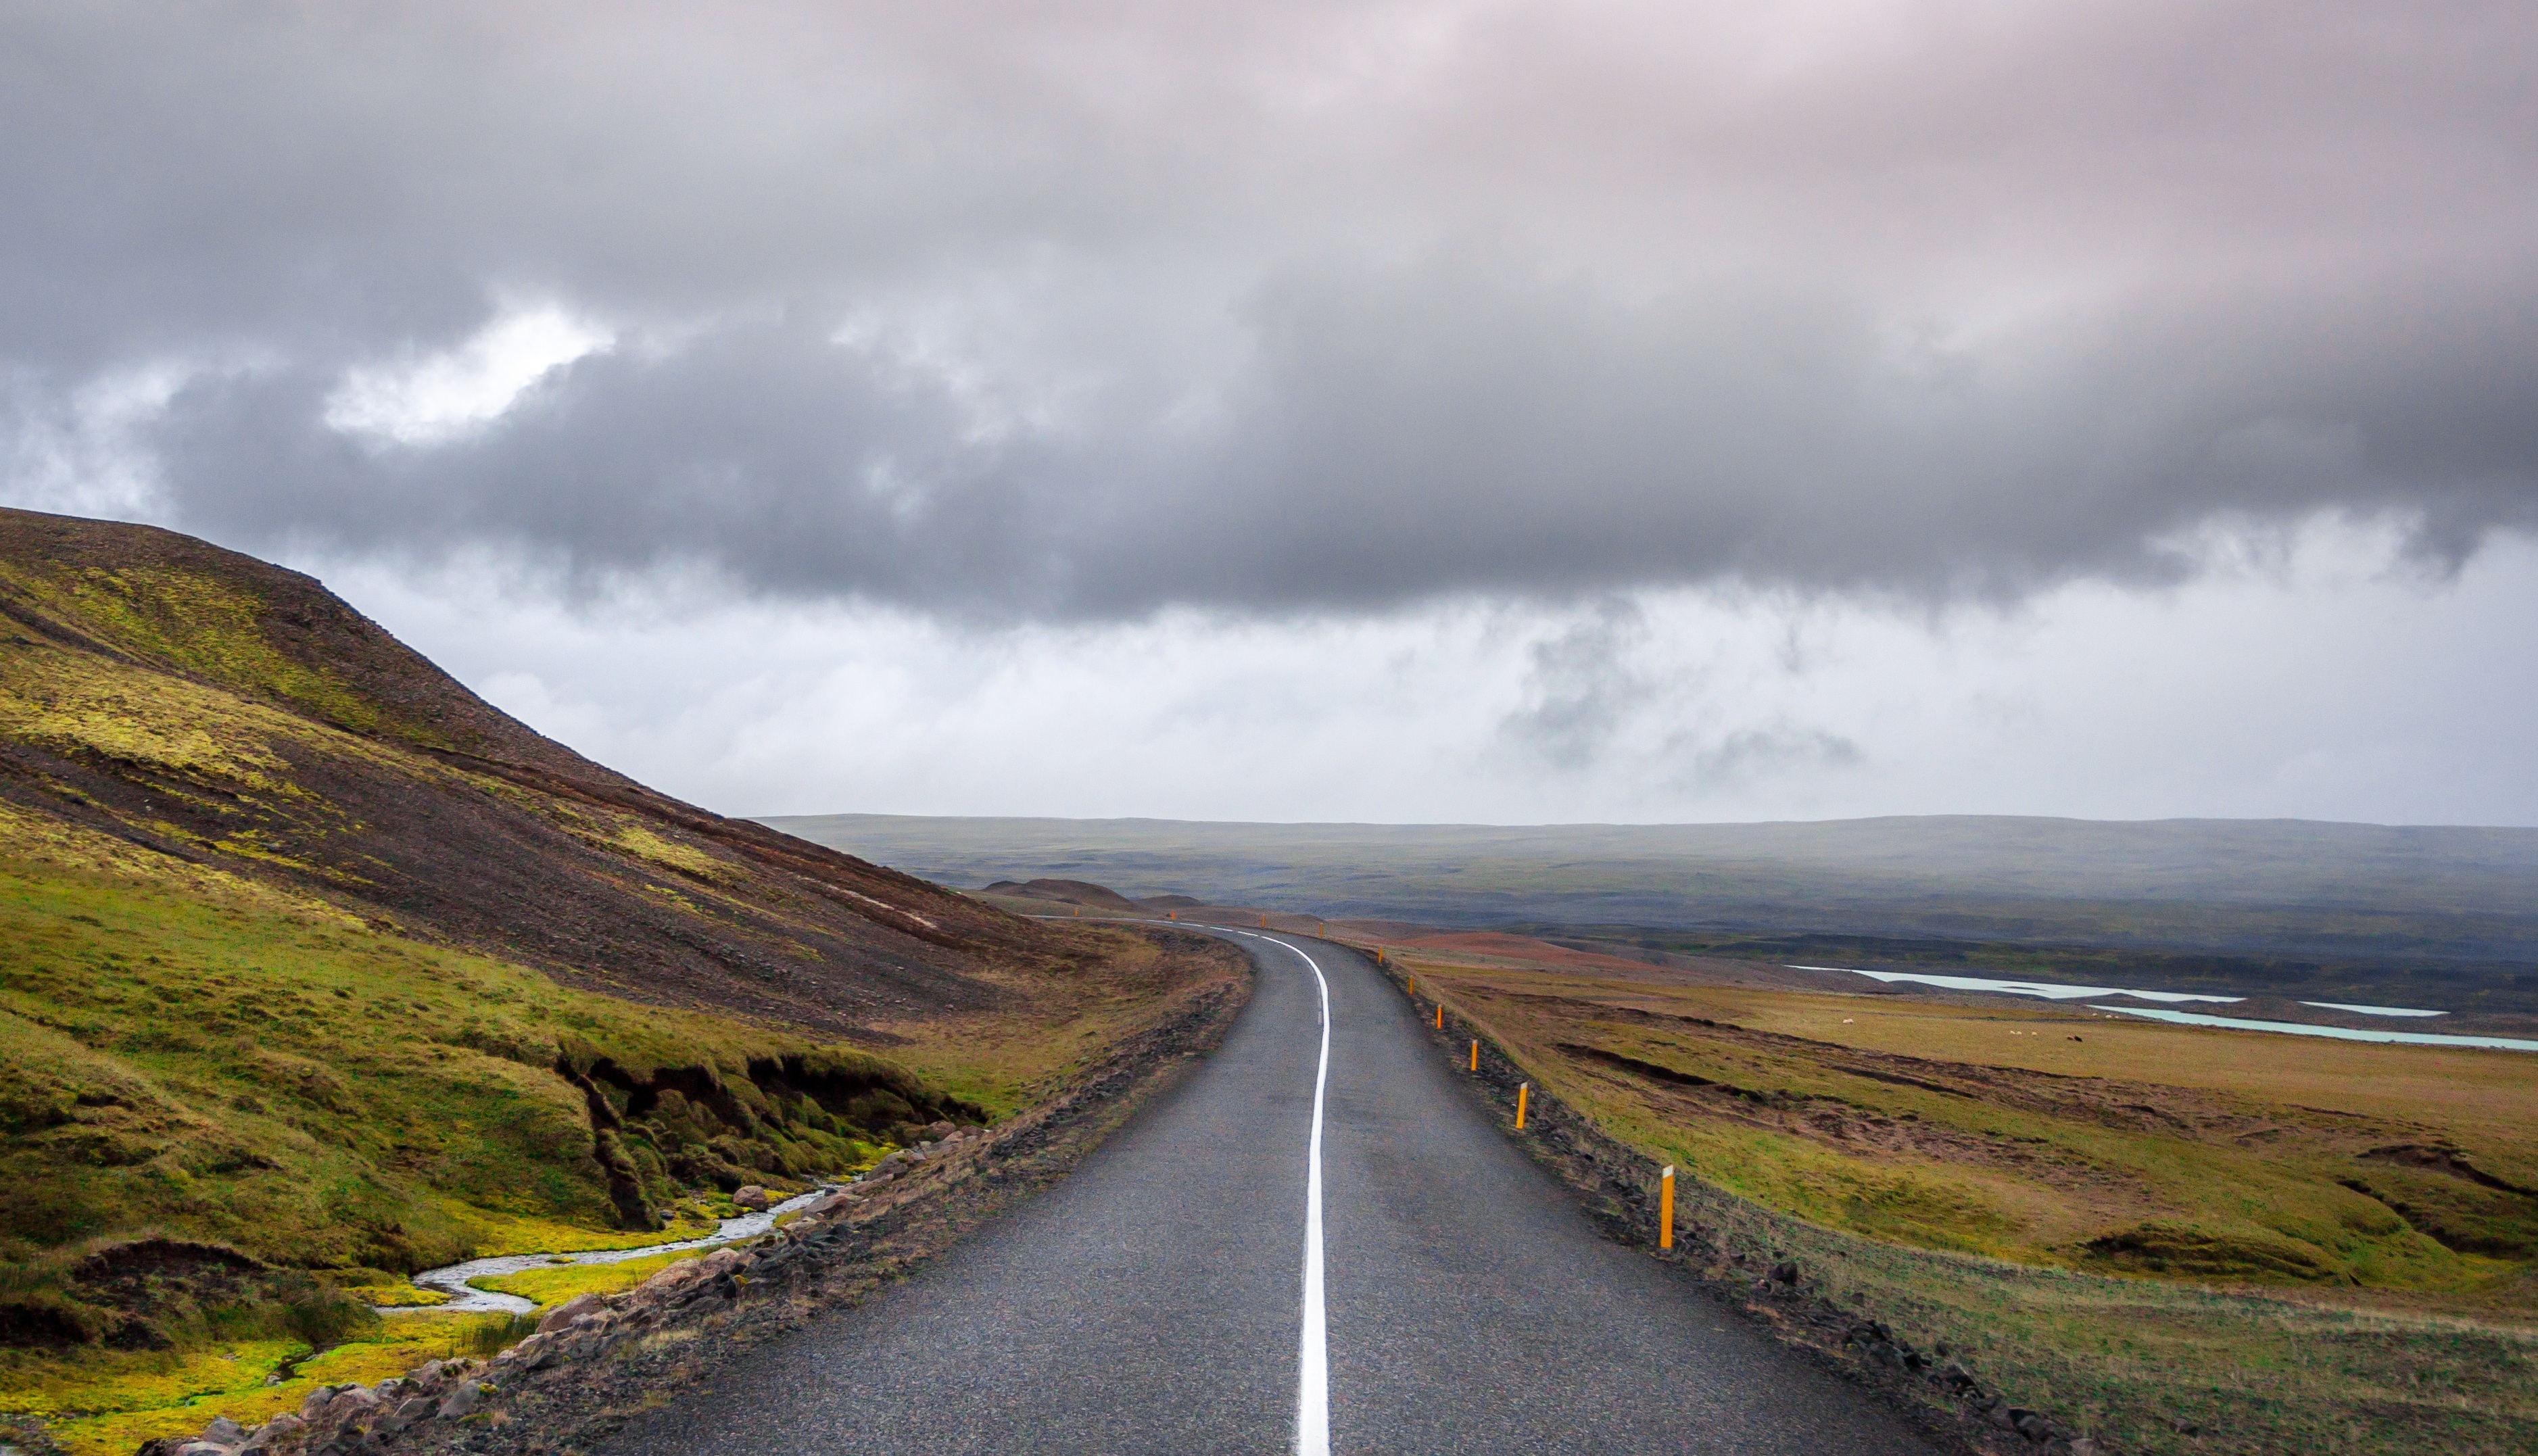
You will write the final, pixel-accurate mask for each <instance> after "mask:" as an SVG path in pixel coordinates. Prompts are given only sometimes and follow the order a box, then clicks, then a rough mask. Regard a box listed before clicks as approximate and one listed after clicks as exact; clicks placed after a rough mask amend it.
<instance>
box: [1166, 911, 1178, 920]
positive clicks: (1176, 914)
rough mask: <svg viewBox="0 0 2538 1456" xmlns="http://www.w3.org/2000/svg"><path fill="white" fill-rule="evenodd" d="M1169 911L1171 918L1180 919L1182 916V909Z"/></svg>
mask: <svg viewBox="0 0 2538 1456" xmlns="http://www.w3.org/2000/svg"><path fill="white" fill-rule="evenodd" d="M1168 913H1169V914H1170V916H1171V918H1173V919H1174V920H1178V919H1179V918H1181V912H1180V911H1178V910H1172V911H1169V912H1168Z"/></svg>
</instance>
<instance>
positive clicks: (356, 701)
mask: <svg viewBox="0 0 2538 1456" xmlns="http://www.w3.org/2000/svg"><path fill="white" fill-rule="evenodd" d="M0 588H5V589H7V590H8V592H9V594H10V595H13V596H15V597H17V598H18V599H19V600H20V601H22V602H24V603H27V604H28V605H30V606H32V607H33V608H34V609H35V610H36V611H38V612H39V613H41V614H42V615H43V616H46V617H49V618H51V619H52V620H53V621H54V622H55V623H57V624H58V625H60V626H62V627H65V628H68V629H71V630H73V631H75V632H77V633H79V634H80V635H81V636H84V637H87V638H89V639H91V640H93V641H96V642H99V643H100V644H106V645H110V646H111V647H113V648H114V649H115V650H117V651H119V652H122V653H125V654H128V655H130V656H132V657H134V658H137V659H139V660H141V661H144V662H149V663H151V664H153V665H155V666H158V667H162V668H168V669H174V670H177V671H181V672H183V673H186V674H189V675H191V676H194V677H198V678H202V679H206V680H208V681H210V682H213V683H217V684H219V685H221V686H223V687H226V688H229V689H231V690H233V691H234V692H237V693H242V694H245V695H250V696H254V697H266V698H272V699H275V700H278V701H281V702H285V703H289V704H291V705H293V706H294V707H297V708H299V709H301V711H303V712H306V713H308V714H310V715H311V716H313V717H315V718H317V719H319V720H320V721H323V722H327V723H331V724H334V725H335V726H337V727H340V728H345V729H348V730H350V731H352V732H355V733H362V734H372V733H377V732H379V731H380V730H381V729H382V728H383V727H393V729H394V730H395V731H396V733H397V736H399V737H403V738H407V739H409V740H410V741H415V742H422V743H430V744H434V745H435V746H437V745H439V744H441V743H443V742H444V737H443V735H441V734H439V733H437V732H436V731H434V730H432V729H430V728H428V727H426V726H424V725H421V724H416V723H412V722H393V721H392V720H391V719H390V716H389V715H388V714H387V713H385V712H384V711H382V709H381V706H380V704H379V703H378V702H377V701H375V700H374V699H373V698H372V697H370V696H369V695H366V694H364V693H363V692H361V691H360V690H359V689H357V688H356V687H354V685H353V684H351V683H350V682H348V681H346V680H345V679H344V678H343V677H342V676H341V675H340V674H337V673H334V672H329V671H327V670H326V669H325V668H323V667H322V666H315V665H311V664H309V663H305V662H301V661H299V660H297V659H295V658H293V657H291V656H289V655H287V654H286V653H284V652H283V651H281V650H280V649H279V648H278V647H277V646H276V645H275V643H274V641H273V639H272V637H271V636H270V634H269V632H268V629H267V622H268V620H269V618H270V616H271V614H272V613H273V611H274V609H275V606H276V604H275V603H274V602H273V601H272V600H271V599H270V597H269V595H268V594H267V593H264V592H258V591H255V590H252V589H249V588H247V587H244V586H242V585H240V584H239V583H237V582H235V581H229V580H224V579H222V578H221V577H219V576H217V575H214V574H212V573H210V572H207V571H202V570H191V569H187V568H185V567H183V566H179V565H174V564H168V563H154V564H149V565H139V564H136V565H131V566H126V567H123V568H121V569H107V568H103V567H99V566H95V565H82V564H78V563H70V562H66V561H61V560H58V559H47V558H42V557H28V558H22V559H18V560H12V561H0Z"/></svg>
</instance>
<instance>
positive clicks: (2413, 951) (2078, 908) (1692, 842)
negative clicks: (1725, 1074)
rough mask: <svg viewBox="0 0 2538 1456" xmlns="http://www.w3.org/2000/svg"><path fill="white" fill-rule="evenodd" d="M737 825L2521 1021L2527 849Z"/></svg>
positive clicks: (978, 879)
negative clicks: (2414, 1007)
mask: <svg viewBox="0 0 2538 1456" xmlns="http://www.w3.org/2000/svg"><path fill="white" fill-rule="evenodd" d="M765 823H767V824H768V825H770V826H772V827H776V828H779V829H783V830H785V831H786V832H789V833H793V834H798V835H801V836H802V837H804V838H808V839H813V840H816V841H819V842H821V843H826V844H831V845H835V846H836V847H839V848H842V849H846V850H848V851H850V852H852V853H855V854H859V855H862V856H863V857H865V858H867V859H873V860H878V861H880V862H882V863H884V864H887V865H890V866H892V867H894V868H897V869H901V870H905V871H908V872H910V873H913V874H917V875H920V876H923V877H925V878H927V879H930V880H935V881H938V882H940V883H943V884H947V885H952V886H957V887H965V888H973V887H978V886H984V885H987V884H989V883H992V882H994V881H997V880H1007V879H1010V880H1031V879H1035V878H1039V877H1056V878H1066V879H1077V880H1089V881H1094V882H1098V883H1100V884H1102V885H1106V886H1109V887H1110V888H1112V889H1114V890H1117V891H1120V892H1122V893H1127V894H1131V895H1137V896H1145V895H1153V894H1161V893H1185V894H1190V895H1195V896H1197V897H1198V898H1200V899H1203V900H1207V901H1209V902H1212V903H1217V904H1229V905H1247V906H1258V907H1261V908H1264V909H1270V910H1286V911H1292V912H1296V913H1302V914H1310V915H1317V916H1329V917H1332V918H1334V919H1337V918H1343V917H1348V918H1375V919H1396V920H1404V921H1414V922H1421V923H1427V924H1433V925H1438V926H1448V927H1480V926H1492V927H1506V928H1519V929H1525V930H1528V931H1531V932H1533V933H1536V934H1547V935H1556V936H1560V937H1562V938H1571V937H1581V936H1582V937H1585V938H1590V939H1593V940H1596V941H1598V942H1604V943H1611V944H1616V945H1624V946H1628V947H1631V948H1632V950H1633V952H1634V953H1635V954H1641V955H1650V956H1667V955H1695V956H1699V955H1728V956H1736V957H1741V958H1747V959H1758V960H1781V961H1787V960H1797V961H1802V962H1807V963H1813V964H1840V965H1859V966H1877V967H1887V968H1895V967H1914V966H1917V967H1921V968H1926V969H1935V968H1942V967H1958V968H1965V969H1970V970H1972V971H1974V972H1977V973H2002V972H2007V973H2015V974H2034V975H2037V976H2038V977H2044V978H2061V979H2082V980H2088V981H2092V982H2094V983H2097V984H2124V985H2145V986H2153V985H2155V986H2161V987H2165V988H2168V989H2175V990H2211V991H2222V992H2228V993H2231V994H2244V993H2251V992H2252V993H2259V994H2276V995H2283V996H2292V997H2300V998H2306V999H2310V1000H2328V1001H2352V1002H2367V1003H2371V1004H2374V1005H2376V1004H2385V1005H2395V1006H2422V1007H2432V1008H2438V1009H2441V1010H2446V1011H2451V1012H2454V1013H2458V1014H2462V1015H2474V1014H2480V1013H2482V1014H2492V1015H2505V1016H2526V1015H2531V1014H2538V829H2524V828H2479V827H2388V826H2378V825H2354V824H2324V823H2313V822H2308V821H2300V820H2164V821H2144V822H2100V821H2084V820H2065V819H2031V818H2006V817H1985V816H1941V817H1927V818H1895V819H1866V820H1840V821H1826V822H1819V823H1782V824H1750V825H1554V826H1539V827H1510V826H1488V825H1350V824H1239V823H1209V822H1193V821H1178V820H1151V819H1112V820H1065V819H955V818H922V817H910V816H897V815H870V814H843V815H816V816H793V817H775V818H769V819H768V820H766V821H765Z"/></svg>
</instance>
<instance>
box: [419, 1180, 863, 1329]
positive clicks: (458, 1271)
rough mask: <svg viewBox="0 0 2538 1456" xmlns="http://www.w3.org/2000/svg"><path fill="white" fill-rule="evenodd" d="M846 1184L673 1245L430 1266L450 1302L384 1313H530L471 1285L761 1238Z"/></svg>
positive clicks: (430, 1278)
mask: <svg viewBox="0 0 2538 1456" xmlns="http://www.w3.org/2000/svg"><path fill="white" fill-rule="evenodd" d="M839 1186H842V1185H830V1186H825V1187H819V1188H814V1189H812V1190H811V1191H810V1192H808V1193H802V1194H797V1195H795V1196H794V1197H791V1198H788V1199H786V1200H784V1201H783V1202H782V1203H779V1204H776V1205H775V1206H774V1207H772V1208H769V1209H767V1210H765V1211H763V1212H761V1213H755V1214H743V1215H741V1216H740V1217H739V1218H737V1219H725V1220H723V1221H722V1226H721V1227H719V1228H717V1229H715V1230H714V1231H713V1232H711V1233H708V1234H706V1235H705V1236H704V1237H702V1238H682V1239H677V1240H674V1241H672V1242H670V1243H651V1244H645V1245H644V1246H643V1247H641V1248H639V1249H591V1250H588V1251H587V1252H584V1253H578V1254H503V1255H501V1256H499V1257H496V1258H492V1259H470V1260H468V1261H467V1262H466V1263H464V1264H450V1265H446V1266H443V1267H442V1268H439V1269H427V1270H425V1271H423V1272H422V1273H421V1274H418V1275H416V1276H415V1277H414V1282H415V1283H416V1284H417V1285H419V1286H421V1287H423V1288H424V1289H427V1290H432V1291H435V1292H438V1293H444V1294H447V1295H448V1296H449V1302H447V1303H445V1304H418V1305H396V1306H389V1305H382V1306H380V1307H379V1313H381V1314H412V1313H415V1312H416V1311H417V1310H421V1309H436V1310H453V1309H454V1310H458V1311H460V1312H462V1313H484V1314H526V1313H528V1312H529V1311H530V1310H532V1309H535V1308H537V1306H536V1305H535V1304H532V1303H530V1302H529V1301H528V1300H526V1299H523V1298H521V1297H520V1296H519V1295H517V1294H498V1293H496V1292H494V1291H492V1290H480V1289H477V1288H476V1287H475V1286H473V1285H471V1284H469V1283H468V1281H469V1280H476V1279H499V1278H501V1276H503V1275H505V1274H518V1273H520V1272H521V1271H522V1270H527V1269H562V1268H564V1267H566V1266H567V1265H571V1264H623V1263H625V1262H627V1261H628V1260H630V1259H648V1258H650V1257H652V1256H653V1255H654V1254H674V1253H677V1252H679V1251H680V1250H681V1249H709V1248H712V1247H713V1246H714V1245H716V1244H724V1243H737V1242H739V1241H740V1240H742V1239H744V1238H756V1237H757V1236H758V1235H760V1234H762V1233H765V1232H766V1231H767V1230H768V1229H770V1228H772V1227H774V1226H775V1221H776V1219H778V1218H779V1217H781V1216H783V1215H785V1214H789V1213H791V1212H792V1211H793V1210H795V1209H799V1208H808V1207H810V1206H811V1205H812V1204H813V1203H815V1202H817V1201H819V1199H820V1198H821V1197H822V1196H823V1195H825V1194H828V1193H832V1192H835V1189H836V1188H837V1187H839Z"/></svg>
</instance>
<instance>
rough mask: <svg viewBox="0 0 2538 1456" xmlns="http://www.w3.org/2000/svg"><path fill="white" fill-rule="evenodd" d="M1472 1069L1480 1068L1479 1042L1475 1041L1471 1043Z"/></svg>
mask: <svg viewBox="0 0 2538 1456" xmlns="http://www.w3.org/2000/svg"><path fill="white" fill-rule="evenodd" d="M1472 1070H1473V1071H1475V1072H1478V1071H1479V1070H1481V1044H1480V1043H1479V1042H1477V1041H1475V1042H1473V1043H1472Z"/></svg>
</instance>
